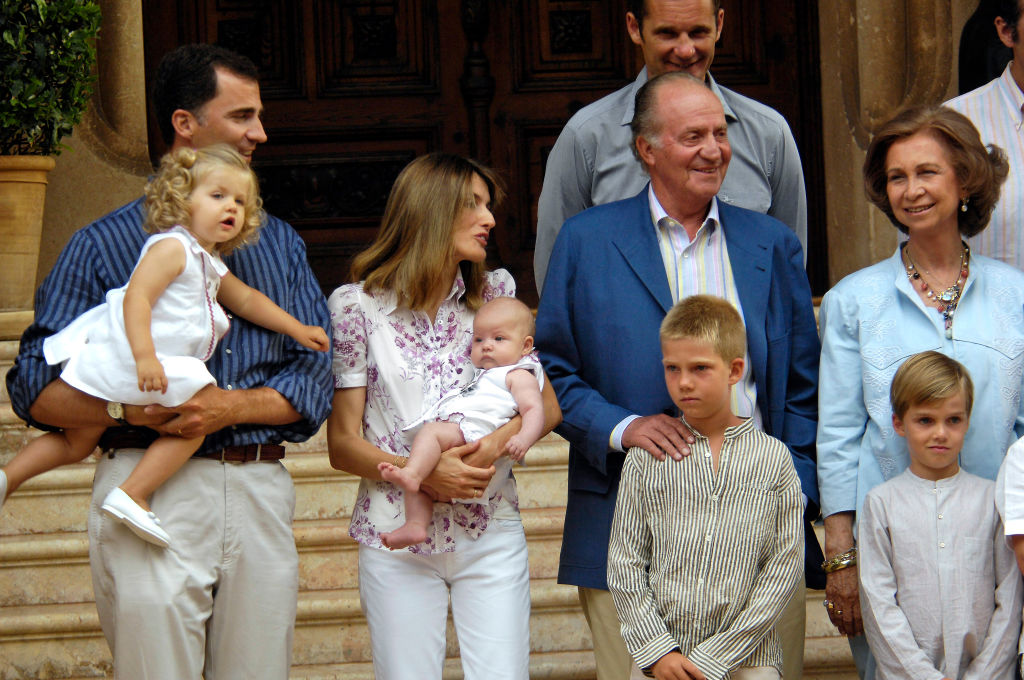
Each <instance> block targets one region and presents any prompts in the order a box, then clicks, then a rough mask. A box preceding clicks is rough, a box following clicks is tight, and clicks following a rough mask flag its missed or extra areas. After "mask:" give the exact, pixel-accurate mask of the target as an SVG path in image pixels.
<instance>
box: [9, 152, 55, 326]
mask: <svg viewBox="0 0 1024 680" xmlns="http://www.w3.org/2000/svg"><path fill="white" fill-rule="evenodd" d="M54 164H55V161H54V159H53V157H51V156H0V244H2V245H0V338H5V337H7V338H9V337H11V336H12V334H13V336H14V337H17V336H18V335H19V334H20V333H21V330H24V328H25V327H27V326H28V324H29V323H31V321H32V296H33V293H34V292H35V287H36V267H37V265H38V263H39V241H40V236H41V234H42V230H43V203H44V201H45V198H46V173H48V172H49V171H50V170H52V169H53V166H54ZM19 328H20V329H19Z"/></svg>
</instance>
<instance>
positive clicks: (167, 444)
mask: <svg viewBox="0 0 1024 680" xmlns="http://www.w3.org/2000/svg"><path fill="white" fill-rule="evenodd" d="M202 443H203V437H195V438H193V439H185V438H184V437H168V436H164V437H160V438H159V439H157V440H156V441H154V442H153V443H152V444H150V445H149V448H148V449H146V453H145V455H144V456H142V460H140V461H139V464H138V465H136V466H135V469H134V470H132V473H131V474H130V475H128V479H126V480H124V483H123V484H122V485H121V490H122V491H124V492H125V493H126V494H128V496H129V497H130V498H131V499H132V500H133V501H135V502H136V503H137V504H138V505H139V507H141V508H144V509H145V510H149V497H150V496H152V495H153V492H154V491H156V490H157V489H158V488H159V487H160V485H162V484H163V483H164V482H166V481H167V480H168V479H170V478H171V475H173V474H174V473H175V472H177V471H178V470H179V469H181V466H182V465H184V464H185V463H187V462H188V459H189V458H191V457H192V454H193V453H195V452H196V451H197V450H198V449H199V445H200V444H202Z"/></svg>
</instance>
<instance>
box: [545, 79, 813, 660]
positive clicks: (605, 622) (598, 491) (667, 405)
mask: <svg viewBox="0 0 1024 680" xmlns="http://www.w3.org/2000/svg"><path fill="white" fill-rule="evenodd" d="M632 128H633V139H634V147H635V148H634V151H635V153H636V155H637V157H638V159H639V161H640V162H642V163H643V165H644V167H645V169H646V170H647V172H648V174H649V175H650V178H651V181H650V184H649V185H648V186H647V187H645V188H644V190H643V191H641V192H640V193H639V194H637V195H636V196H635V197H633V198H630V199H626V200H624V201H618V202H615V203H609V204H605V205H601V206H597V207H594V208H591V209H589V210H586V211H585V212H583V213H580V214H579V215H576V216H575V217H573V218H572V219H570V220H568V221H567V222H566V223H565V226H564V227H563V228H562V230H561V232H560V233H559V235H558V239H557V241H556V243H555V247H554V251H553V253H552V257H551V261H550V265H549V267H548V271H547V277H546V279H545V284H544V291H543V295H542V297H541V301H540V306H539V308H538V312H537V333H536V337H537V346H538V347H539V348H540V356H541V361H542V362H543V364H544V368H545V370H546V371H547V374H548V376H549V377H550V379H551V383H552V385H553V386H554V388H555V390H556V392H557V394H558V399H559V403H560V404H561V407H562V413H563V417H564V420H563V422H562V425H561V426H560V427H559V428H558V432H559V433H560V434H562V435H563V436H564V437H565V438H566V439H567V440H568V441H569V444H570V453H569V498H568V506H567V509H566V517H565V529H564V535H563V542H562V555H561V563H560V567H559V573H558V580H559V582H560V583H568V584H573V585H576V586H578V587H579V588H580V599H581V602H582V604H583V608H584V613H585V614H586V615H587V620H588V623H589V624H590V627H591V631H592V633H593V636H594V649H595V656H596V657H597V659H598V678H599V679H600V680H604V678H616V679H617V680H621V679H622V678H625V677H628V676H629V672H630V671H629V668H630V666H631V665H632V664H631V661H630V658H629V655H628V652H626V649H625V645H624V643H623V642H622V640H621V637H620V636H619V633H618V631H619V628H618V621H617V618H616V616H615V609H614V605H613V604H612V603H611V596H610V594H609V593H608V592H607V588H608V586H607V581H606V577H605V570H606V562H607V556H608V538H609V534H610V531H611V523H612V515H613V514H614V510H615V500H616V494H617V491H618V485H619V475H620V472H621V469H622V464H623V461H624V459H625V453H624V451H627V450H629V448H630V447H633V446H639V447H641V448H643V449H645V450H647V451H648V452H650V453H651V455H653V456H656V457H659V458H663V457H664V456H666V455H668V456H673V457H676V458H678V457H680V456H682V455H688V453H689V449H688V447H687V439H689V438H691V435H689V431H688V430H686V429H685V426H684V425H683V424H682V423H681V422H680V420H679V418H678V417H677V411H676V408H675V406H674V405H673V402H672V399H671V398H670V397H669V395H668V392H667V391H666V388H665V382H664V375H663V369H662V365H661V347H660V343H659V340H658V327H659V325H660V323H661V320H662V318H663V317H664V315H665V313H666V312H667V311H668V310H669V309H670V308H671V307H672V305H673V304H674V303H675V302H676V301H678V300H679V299H682V298H684V297H687V296H689V295H694V294H698V293H707V294H712V295H718V296H719V297H723V298H725V299H727V300H729V301H730V302H732V303H733V304H734V305H735V306H736V307H737V308H738V309H739V310H740V312H741V314H742V316H743V320H744V323H745V326H746V331H747V359H748V360H747V362H746V363H747V366H748V367H749V368H748V370H747V373H746V374H745V375H744V377H743V378H742V379H741V381H740V383H739V384H738V385H737V388H736V389H735V390H734V394H735V398H734V404H733V407H734V410H735V412H736V413H737V415H741V416H745V417H751V418H753V419H754V421H755V423H756V424H757V425H759V426H760V427H762V428H763V429H764V431H765V432H767V433H769V434H771V435H773V436H775V437H777V438H779V439H781V440H782V441H783V442H785V443H786V445H787V446H788V447H789V449H790V451H791V452H792V455H793V463H794V465H795V467H796V470H797V473H798V475H799V477H800V482H801V485H802V487H803V493H804V496H805V497H806V499H807V506H808V513H807V514H808V517H812V516H814V515H816V514H817V503H818V490H817V482H816V476H815V453H814V442H815V431H816V426H817V379H818V354H819V342H818V333H817V328H816V325H815V320H814V309H813V306H812V303H811V293H810V288H809V286H808V283H807V276H806V274H805V273H804V268H803V253H802V250H801V247H800V243H799V241H798V240H797V238H796V236H795V235H794V234H793V232H792V230H790V229H789V228H788V227H786V226H785V225H784V224H782V223H781V222H779V221H778V220H776V219H774V218H771V217H767V216H765V215H762V214H759V213H755V212H752V211H750V210H745V209H742V208H735V207H732V206H730V205H727V204H725V203H721V202H719V201H718V200H717V199H716V194H717V193H718V189H719V187H720V186H721V183H722V179H723V178H724V177H725V173H726V170H727V168H728V165H729V160H730V158H731V150H730V148H729V141H728V135H727V130H726V121H725V115H724V113H723V111H722V105H721V103H720V102H719V101H718V99H717V98H716V97H715V96H714V94H713V93H712V92H711V91H710V90H709V89H707V87H705V86H704V84H703V83H701V82H700V81H699V80H697V79H695V78H693V77H692V76H689V75H688V74H686V73H668V74H665V75H662V76H659V77H657V78H655V79H653V80H651V81H650V82H649V83H647V85H645V86H644V87H643V88H642V89H641V90H640V91H639V92H638V93H637V97H636V112H635V115H634V118H633V122H632ZM808 531H809V534H808V547H809V552H808V574H811V573H812V570H813V571H814V572H815V573H816V574H820V571H818V570H819V569H820V567H819V564H820V561H821V559H822V558H821V550H820V548H819V547H818V544H817V540H816V539H815V538H814V534H813V532H810V530H809V528H808ZM790 611H791V612H792V613H791V614H790V619H794V618H795V620H791V621H790V622H789V623H788V624H786V622H785V619H786V617H784V621H783V622H780V625H790V626H796V628H797V630H795V631H794V632H795V633H796V636H798V638H799V645H800V647H799V650H798V652H799V655H800V657H801V659H802V653H803V648H802V645H803V634H804V633H803V616H804V613H803V612H804V590H803V588H800V589H798V592H797V594H796V595H795V596H794V602H793V603H792V605H791V607H790ZM791 637H794V636H791ZM790 653H791V654H794V653H797V652H793V651H791V652H790ZM798 667H799V666H798Z"/></svg>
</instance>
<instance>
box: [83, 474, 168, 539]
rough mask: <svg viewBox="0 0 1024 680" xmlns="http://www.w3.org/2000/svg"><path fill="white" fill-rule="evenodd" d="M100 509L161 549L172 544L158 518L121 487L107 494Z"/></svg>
mask: <svg viewBox="0 0 1024 680" xmlns="http://www.w3.org/2000/svg"><path fill="white" fill-rule="evenodd" d="M100 509H101V510H102V511H103V512H104V513H106V514H107V515H109V516H111V517H113V518H114V519H116V520H118V521H120V522H123V523H124V524H125V525H126V526H127V527H128V528H129V529H131V530H132V532H133V533H134V534H135V535H136V536H138V537H139V538H141V539H142V540H144V541H148V542H150V543H152V544H154V545H158V546H160V547H161V548H166V547H167V546H169V545H170V544H171V537H170V536H169V535H168V534H167V532H166V531H164V530H163V529H162V528H161V527H160V520H159V519H158V518H157V516H156V515H155V514H154V513H152V512H149V511H147V510H143V509H142V507H140V506H139V504H138V503H136V502H135V501H133V500H132V498H131V496H129V495H128V494H126V493H125V492H124V491H122V490H121V488H120V487H114V490H113V491H111V492H110V493H108V494H107V497H106V498H104V499H103V505H102V506H100Z"/></svg>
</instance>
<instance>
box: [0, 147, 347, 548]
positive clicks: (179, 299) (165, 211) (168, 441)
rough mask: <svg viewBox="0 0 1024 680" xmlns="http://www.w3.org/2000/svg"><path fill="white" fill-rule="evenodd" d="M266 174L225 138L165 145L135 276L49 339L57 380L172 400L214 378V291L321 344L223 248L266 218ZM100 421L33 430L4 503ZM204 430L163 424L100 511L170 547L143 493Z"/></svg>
mask: <svg viewBox="0 0 1024 680" xmlns="http://www.w3.org/2000/svg"><path fill="white" fill-rule="evenodd" d="M258 189H259V185H258V183H257V180H256V177H255V175H254V174H253V173H252V170H251V169H250V168H249V165H248V163H246V161H245V159H244V158H242V156H241V155H239V154H238V152H237V151H235V150H234V149H232V148H231V147H229V146H226V145H223V144H217V145H214V146H210V147H206V148H204V149H200V150H193V149H181V150H179V151H176V152H174V153H172V154H168V155H167V156H165V157H164V158H163V160H162V161H161V163H160V169H159V171H158V173H157V175H156V177H154V178H153V180H152V181H151V182H150V183H149V184H148V185H147V186H146V212H147V216H146V225H145V226H146V230H147V231H149V232H155V234H154V235H153V236H151V237H150V238H149V240H147V241H146V243H145V245H144V246H143V248H142V252H141V254H140V255H139V261H138V263H137V264H136V265H135V269H134V271H133V272H132V275H131V279H130V280H129V281H128V283H127V284H125V285H124V286H122V287H121V288H118V289H115V290H111V291H109V292H108V293H107V297H106V302H104V303H103V304H100V305H98V306H96V307H94V308H92V309H90V310H89V311H87V312H85V313H84V314H82V315H81V316H79V317H78V318H77V319H75V320H74V321H72V322H71V323H70V324H69V325H68V326H67V327H66V328H64V329H63V330H62V331H60V332H59V333H56V334H55V335H53V336H51V337H49V338H47V340H46V341H45V343H44V345H43V351H44V354H45V356H46V360H47V362H48V363H50V364H63V369H62V372H61V380H63V381H64V382H66V383H68V384H69V385H71V386H72V387H75V388H76V389H79V390H81V391H83V392H85V393H87V394H90V395H92V396H95V397H98V398H100V399H105V400H107V401H110V402H117V403H127V404H136V405H145V404H153V403H156V404H161V405H163V406H169V407H175V406H178V405H180V404H182V403H184V402H185V401H187V400H188V399H190V398H191V397H192V395H194V394H195V393H196V392H198V391H199V390H200V389H202V388H203V387H205V386H207V385H212V384H215V382H216V381H215V380H214V378H213V376H212V375H210V372H209V371H208V370H207V369H206V366H205V364H204V363H203V362H205V361H206V360H207V359H209V357H210V355H211V354H212V353H213V349H214V347H215V346H216V344H217V341H218V340H219V339H220V338H221V337H222V336H223V335H224V333H226V332H227V330H228V319H227V315H226V314H225V313H224V310H223V309H222V308H221V306H220V304H218V302H223V303H224V304H225V305H226V306H227V307H228V308H229V309H230V310H231V311H232V312H233V313H235V314H237V315H238V316H241V317H242V318H244V319H247V320H248V321H251V322H252V323H255V324H259V325H261V326H263V327H264V328H267V329H269V330H272V331H275V332H278V333H283V334H286V335H289V336H291V337H292V338H294V339H295V340H296V342H299V343H300V344H302V345H303V346H305V347H309V348H311V349H319V350H321V351H325V350H327V349H328V346H329V343H328V339H327V334H326V333H325V332H324V330H323V329H322V328H320V327H318V326H306V325H304V324H302V323H300V322H299V321H298V320H297V319H295V318H294V317H293V316H291V315H290V314H288V312H286V311H284V310H283V309H281V308H280V307H278V306H277V305H276V304H274V302H273V301H271V300H270V298H268V297H267V296H265V295H264V294H262V293H260V292H259V291H257V290H254V289H253V288H250V287H249V286H247V285H246V284H244V283H242V281H240V280H239V279H238V278H237V277H235V276H234V275H232V274H231V273H230V272H229V271H228V270H227V267H226V266H225V265H224V262H223V261H222V260H221V256H222V255H226V254H228V253H230V252H231V251H233V250H234V249H236V248H238V247H241V246H243V245H244V244H246V243H247V242H250V241H253V240H255V238H256V236H257V230H258V229H259V225H260V224H261V222H262V219H263V212H262V209H261V205H262V202H261V200H260V198H259V192H258ZM105 429H106V428H105V427H100V426H97V427H83V428H78V429H65V430H64V431H63V432H51V433H48V434H45V435H43V436H41V437H38V438H37V439H35V440H33V441H32V442H31V443H29V445H28V446H26V447H25V448H24V449H23V450H22V451H21V452H19V453H18V455H17V456H15V457H14V459H13V460H11V462H10V463H9V464H8V465H7V466H6V467H5V468H3V469H2V470H0V503H2V502H3V500H4V499H5V498H6V496H7V495H9V493H11V492H13V491H14V489H16V488H18V486H20V485H21V484H22V483H23V482H25V480H27V479H29V478H31V477H34V476H35V475H38V474H41V473H43V472H45V471H47V470H51V469H53V468H55V467H57V466H59V465H65V464H68V463H75V462H78V461H81V460H83V459H85V458H86V457H87V456H88V455H89V454H90V453H92V451H93V449H95V448H96V444H97V443H98V441H99V438H100V435H102V434H103V431H104V430H105ZM202 441H203V438H202V437H193V438H185V437H177V436H172V435H161V436H160V437H159V438H158V439H157V440H156V441H154V442H153V443H152V444H151V445H150V446H149V448H148V449H147V451H146V454H145V455H144V456H143V457H142V459H141V461H140V462H139V464H138V465H137V466H136V468H135V469H134V470H133V471H132V473H131V475H130V476H129V477H128V479H126V480H125V482H124V484H122V485H121V486H120V487H118V488H115V489H113V490H112V491H111V492H110V493H109V494H108V495H107V497H106V498H105V499H104V501H103V505H102V510H103V512H104V513H106V514H108V515H110V516H112V517H114V518H116V519H118V520H120V521H122V522H124V523H125V524H126V525H127V526H128V528H129V529H131V530H132V531H133V532H134V533H135V534H136V535H138V536H139V537H140V538H142V539H143V540H146V541H149V542H150V543H154V544H156V545H159V546H162V547H167V546H168V545H169V544H170V536H168V535H167V532H166V531H164V530H163V528H162V527H161V526H160V520H159V519H157V517H156V515H154V514H153V513H152V512H151V511H150V510H149V503H148V499H149V497H150V496H151V495H152V493H153V492H154V491H155V490H156V489H157V487H159V486H160V485H161V484H163V483H164V482H165V481H167V480H168V479H169V478H170V477H171V475H173V474H174V473H175V472H176V471H177V470H178V468H180V467H181V466H182V465H184V464H185V462H186V461H187V460H188V459H189V458H190V457H191V456H192V454H193V453H195V452H196V450H197V449H198V448H199V445H200V444H201V443H202Z"/></svg>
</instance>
